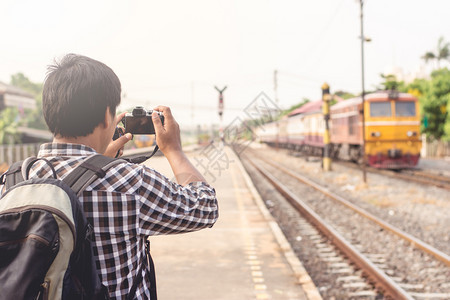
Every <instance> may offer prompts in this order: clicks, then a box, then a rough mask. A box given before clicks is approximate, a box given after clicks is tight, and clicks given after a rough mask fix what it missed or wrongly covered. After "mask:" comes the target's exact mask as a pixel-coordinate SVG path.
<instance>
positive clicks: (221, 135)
mask: <svg viewBox="0 0 450 300" xmlns="http://www.w3.org/2000/svg"><path fill="white" fill-rule="evenodd" d="M214 88H215V89H216V90H217V91H218V92H219V117H220V129H219V135H220V140H221V141H222V142H223V138H224V137H223V124H222V116H223V92H224V91H225V90H226V89H227V86H225V87H224V88H223V89H219V88H218V87H217V86H214Z"/></svg>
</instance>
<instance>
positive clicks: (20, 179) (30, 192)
mask: <svg viewBox="0 0 450 300" xmlns="http://www.w3.org/2000/svg"><path fill="white" fill-rule="evenodd" d="M38 160H44V161H46V162H47V163H48V165H49V166H50V167H51V169H52V172H53V178H47V179H29V178H28V176H29V172H30V169H31V167H32V166H33V164H34V163H35V162H37V161H38ZM122 162H125V161H124V160H117V159H112V158H109V157H105V156H102V155H93V156H91V157H89V158H87V159H86V160H85V161H84V162H83V163H81V164H80V165H79V166H78V167H77V168H75V169H74V170H72V171H71V173H70V174H69V175H67V177H65V178H64V179H63V180H59V179H57V178H56V171H55V169H54V168H53V166H52V165H51V163H50V162H49V161H47V160H46V159H44V158H40V159H38V158H34V157H32V158H28V159H26V160H25V161H23V163H22V162H18V163H15V164H13V165H12V166H11V167H10V169H9V170H8V171H7V172H6V173H4V174H3V175H2V176H1V178H0V180H1V182H0V183H1V184H5V187H6V191H5V192H4V194H3V195H2V197H1V198H0V299H8V300H9V299H109V297H108V291H107V289H106V287H105V286H103V285H102V284H101V282H100V278H99V276H98V274H97V270H96V266H95V260H94V256H93V252H92V243H91V234H92V232H93V229H92V226H91V225H90V224H89V223H88V221H87V220H86V217H85V216H84V212H83V209H82V206H81V203H80V201H79V200H78V196H79V195H80V194H81V193H82V192H83V190H84V189H85V188H86V187H87V186H88V185H89V184H91V183H92V182H93V181H94V180H95V179H97V178H99V177H103V176H105V174H106V171H107V170H108V169H109V168H111V167H112V166H114V165H117V164H119V163H122Z"/></svg>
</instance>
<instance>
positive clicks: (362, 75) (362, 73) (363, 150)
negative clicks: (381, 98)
mask: <svg viewBox="0 0 450 300" xmlns="http://www.w3.org/2000/svg"><path fill="white" fill-rule="evenodd" d="M359 3H360V11H361V85H362V92H361V100H362V101H361V102H362V110H361V112H362V140H363V145H362V150H361V152H362V153H361V154H362V170H363V181H364V183H366V182H367V175H366V121H365V119H366V118H365V105H366V102H365V99H364V96H365V93H366V91H365V87H364V42H365V37H364V16H363V6H364V0H359Z"/></svg>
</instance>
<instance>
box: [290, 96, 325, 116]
mask: <svg viewBox="0 0 450 300" xmlns="http://www.w3.org/2000/svg"><path fill="white" fill-rule="evenodd" d="M321 106H322V100H317V101H312V102H308V103H305V104H304V105H302V106H301V107H299V108H297V109H294V110H293V111H291V112H290V113H289V114H288V116H289V117H292V116H295V115H298V114H304V113H307V112H311V111H317V110H320V107H321Z"/></svg>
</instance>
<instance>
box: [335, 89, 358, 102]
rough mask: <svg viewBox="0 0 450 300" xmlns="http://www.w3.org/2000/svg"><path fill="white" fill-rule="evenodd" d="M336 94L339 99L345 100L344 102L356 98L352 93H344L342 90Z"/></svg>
mask: <svg viewBox="0 0 450 300" xmlns="http://www.w3.org/2000/svg"><path fill="white" fill-rule="evenodd" d="M334 94H335V95H336V96H338V97H341V98H342V99H344V100H347V99H350V98H354V97H355V95H354V94H352V93H350V92H347V91H342V90H339V91H336V92H335V93H334Z"/></svg>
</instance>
